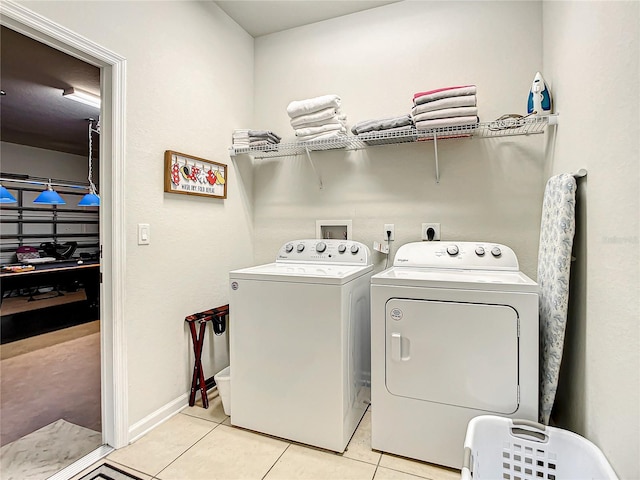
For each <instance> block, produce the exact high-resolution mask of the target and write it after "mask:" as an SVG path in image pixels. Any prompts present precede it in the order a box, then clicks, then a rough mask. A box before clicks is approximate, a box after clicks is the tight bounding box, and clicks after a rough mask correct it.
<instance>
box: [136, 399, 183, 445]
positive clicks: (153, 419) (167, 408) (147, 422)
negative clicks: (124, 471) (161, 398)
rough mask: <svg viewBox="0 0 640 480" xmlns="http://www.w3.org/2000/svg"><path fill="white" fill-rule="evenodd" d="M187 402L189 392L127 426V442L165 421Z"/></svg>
mask: <svg viewBox="0 0 640 480" xmlns="http://www.w3.org/2000/svg"><path fill="white" fill-rule="evenodd" d="M188 404H189V394H188V393H185V394H183V395H180V396H179V397H178V398H176V399H175V400H172V401H171V402H169V403H167V404H166V405H163V406H162V407H160V408H159V409H158V410H156V411H155V412H152V413H150V414H149V415H147V416H146V417H144V418H143V419H142V420H140V421H138V422H136V423H134V424H133V425H131V426H130V427H129V443H133V442H135V441H136V440H138V439H139V438H140V437H142V436H143V435H144V434H146V433H148V432H149V431H151V430H153V429H154V428H156V427H157V426H158V425H160V424H161V423H164V422H166V421H167V420H169V419H170V418H171V417H173V416H174V415H176V414H178V413H180V411H181V410H182V409H184V408H185V407H186V406H187V405H188Z"/></svg>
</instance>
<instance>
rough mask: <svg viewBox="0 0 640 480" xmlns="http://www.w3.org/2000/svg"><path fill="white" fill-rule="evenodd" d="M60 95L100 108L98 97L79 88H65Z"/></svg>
mask: <svg viewBox="0 0 640 480" xmlns="http://www.w3.org/2000/svg"><path fill="white" fill-rule="evenodd" d="M62 96H63V97H65V98H68V99H70V100H75V101H76V102H80V103H84V104H85V105H91V106H92V107H95V108H100V103H101V102H100V97H99V96H98V95H94V94H93V93H89V92H85V91H84V90H80V89H79V88H74V87H71V88H67V89H65V90H64V92H63V93H62Z"/></svg>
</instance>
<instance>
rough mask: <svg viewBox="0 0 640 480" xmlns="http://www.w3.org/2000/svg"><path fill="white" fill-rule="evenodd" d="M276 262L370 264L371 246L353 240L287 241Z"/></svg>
mask: <svg viewBox="0 0 640 480" xmlns="http://www.w3.org/2000/svg"><path fill="white" fill-rule="evenodd" d="M276 262H283V263H326V264H337V265H370V264H371V252H370V250H369V247H367V246H366V245H364V244H363V243H360V242H354V241H353V240H335V239H322V240H320V239H317V238H316V239H305V240H292V241H290V242H287V243H285V244H284V245H283V246H282V247H280V250H279V251H278V256H277V257H276Z"/></svg>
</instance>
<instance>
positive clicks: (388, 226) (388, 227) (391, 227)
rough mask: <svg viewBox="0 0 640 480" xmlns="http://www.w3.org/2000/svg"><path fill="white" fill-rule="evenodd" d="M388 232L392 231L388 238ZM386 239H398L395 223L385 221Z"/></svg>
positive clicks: (384, 233)
mask: <svg viewBox="0 0 640 480" xmlns="http://www.w3.org/2000/svg"><path fill="white" fill-rule="evenodd" d="M387 232H391V235H389V237H388V238H387ZM383 235H384V239H385V240H390V241H394V240H395V239H396V230H395V226H394V225H393V223H385V224H384V232H383Z"/></svg>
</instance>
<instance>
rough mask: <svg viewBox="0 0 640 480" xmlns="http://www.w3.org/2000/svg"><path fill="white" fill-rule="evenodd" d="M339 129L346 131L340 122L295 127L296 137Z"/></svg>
mask: <svg viewBox="0 0 640 480" xmlns="http://www.w3.org/2000/svg"><path fill="white" fill-rule="evenodd" d="M334 130H339V131H341V132H343V133H347V129H346V128H344V127H343V126H342V124H340V123H329V124H327V125H320V126H318V127H308V128H297V129H296V137H307V136H309V135H318V134H320V133H327V132H332V131H334Z"/></svg>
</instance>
